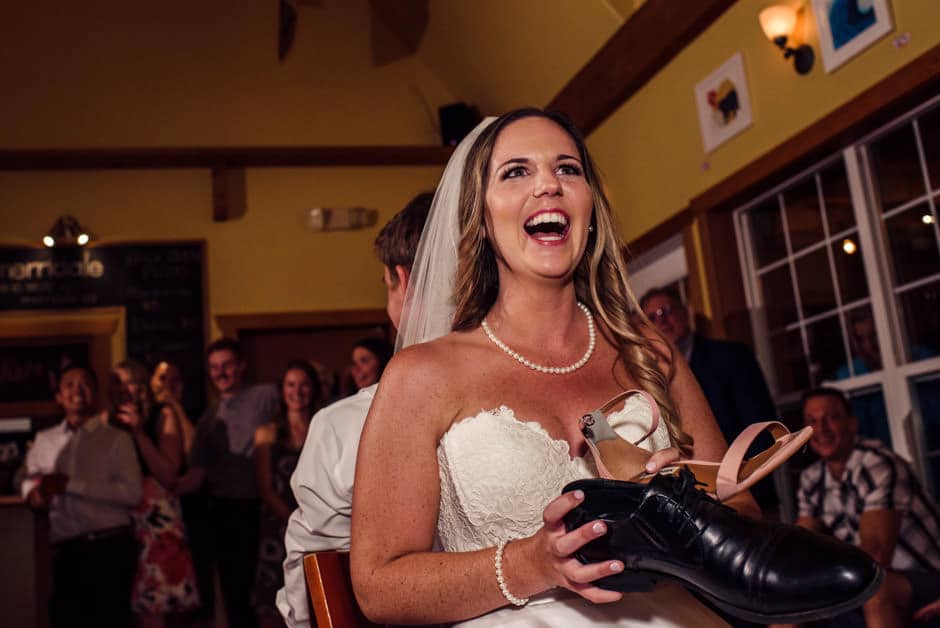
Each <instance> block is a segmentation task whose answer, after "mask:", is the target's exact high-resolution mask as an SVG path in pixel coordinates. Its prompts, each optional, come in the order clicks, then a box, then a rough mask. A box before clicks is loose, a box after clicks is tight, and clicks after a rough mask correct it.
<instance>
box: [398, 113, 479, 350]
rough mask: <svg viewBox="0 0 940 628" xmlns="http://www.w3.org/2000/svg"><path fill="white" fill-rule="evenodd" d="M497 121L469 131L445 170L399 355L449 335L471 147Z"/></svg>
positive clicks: (418, 256) (405, 313)
mask: <svg viewBox="0 0 940 628" xmlns="http://www.w3.org/2000/svg"><path fill="white" fill-rule="evenodd" d="M495 119H496V118H494V117H488V118H485V119H484V120H483V122H481V123H480V124H478V125H477V126H476V128H474V129H473V130H472V131H470V133H468V134H467V136H466V137H465V138H463V141H461V142H460V144H458V145H457V148H455V149H454V152H453V154H452V155H451V156H450V160H449V161H448V162H447V167H446V168H444V174H443V175H441V182H440V183H439V184H438V186H437V191H436V192H435V193H434V200H433V201H432V202H431V210H430V211H429V212H428V219H427V222H426V223H425V225H424V230H423V231H422V232H421V240H420V241H419V242H418V250H417V251H416V252H415V261H414V264H413V265H412V269H411V276H410V278H409V279H408V289H407V291H406V292H405V301H404V305H403V306H402V314H401V321H400V324H399V326H398V337H397V338H396V340H395V351H398V350H399V349H403V348H405V347H409V346H411V345H413V344H418V343H420V342H427V341H429V340H434V339H435V338H439V337H441V336H444V335H446V334H448V333H450V328H451V324H452V323H453V320H454V309H455V305H454V298H453V297H454V278H455V275H456V274H457V240H458V238H459V237H460V225H459V224H458V215H459V213H460V212H459V211H458V210H459V204H460V182H461V179H462V177H463V170H464V165H465V164H466V161H467V153H469V152H470V147H471V146H473V143H474V142H475V141H476V139H477V137H478V136H479V135H480V133H481V132H482V131H483V129H485V128H486V127H488V126H489V125H490V123H492V122H493V121H494V120H495Z"/></svg>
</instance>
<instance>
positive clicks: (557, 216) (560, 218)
mask: <svg viewBox="0 0 940 628" xmlns="http://www.w3.org/2000/svg"><path fill="white" fill-rule="evenodd" d="M545 222H557V223H558V224H560V225H567V224H568V218H567V217H566V216H565V215H564V214H562V213H561V212H545V213H542V214H538V215H537V216H533V217H532V218H530V219H529V220H527V221H526V223H525V226H526V227H534V226H536V225H540V224H542V223H545Z"/></svg>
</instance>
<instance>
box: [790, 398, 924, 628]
mask: <svg viewBox="0 0 940 628" xmlns="http://www.w3.org/2000/svg"><path fill="white" fill-rule="evenodd" d="M803 419H804V421H805V423H806V425H809V426H811V427H812V428H813V430H814V431H813V437H812V439H811V440H810V447H811V448H812V450H813V451H814V452H815V453H816V454H817V455H819V458H820V459H819V461H817V462H815V463H814V464H812V465H810V466H809V467H807V468H806V469H805V470H804V471H803V473H802V474H801V476H800V488H799V493H798V501H799V519H798V520H797V524H798V525H801V526H803V527H806V528H809V529H811V530H815V531H817V532H825V533H829V534H832V535H833V536H835V537H837V538H839V539H841V540H843V541H845V542H847V543H851V544H853V545H857V546H858V547H860V548H862V549H863V550H865V551H866V552H868V553H869V554H871V555H872V556H873V557H874V558H875V559H876V560H877V561H878V562H879V563H881V565H882V566H884V567H885V569H886V570H887V577H886V578H885V582H884V585H883V586H882V587H881V589H880V590H879V591H878V593H877V594H876V595H875V596H874V597H872V598H871V600H869V601H868V602H867V603H866V604H865V605H864V607H863V608H862V615H864V621H865V624H867V625H868V626H903V625H907V623H908V622H909V621H910V618H911V613H912V611H913V610H915V609H917V608H920V607H921V606H923V605H924V604H925V603H927V602H930V601H932V600H934V599H937V597H940V514H938V509H937V505H936V504H935V503H934V502H933V501H932V500H931V499H930V498H929V497H928V496H927V495H926V494H925V492H924V490H923V489H922V488H921V486H920V483H919V482H918V480H917V476H916V475H914V472H913V471H912V469H911V466H910V465H909V464H908V462H907V461H905V460H904V459H902V458H901V457H899V456H898V455H897V454H895V453H894V452H893V451H891V450H890V449H888V448H887V447H885V446H884V445H883V444H882V443H881V441H877V440H870V439H864V438H859V437H858V420H857V419H856V418H855V416H853V415H852V412H851V409H850V406H849V404H848V401H847V400H846V398H845V395H843V393H842V392H841V391H839V390H836V389H834V388H817V389H814V390H810V391H809V392H807V393H806V394H805V395H804V396H803ZM836 620H838V624H837V625H854V624H853V623H852V622H851V620H850V618H848V617H841V618H836ZM860 621H861V617H856V622H860ZM859 625H861V624H860V623H859ZM931 625H933V624H931Z"/></svg>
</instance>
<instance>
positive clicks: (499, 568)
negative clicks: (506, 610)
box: [495, 540, 529, 606]
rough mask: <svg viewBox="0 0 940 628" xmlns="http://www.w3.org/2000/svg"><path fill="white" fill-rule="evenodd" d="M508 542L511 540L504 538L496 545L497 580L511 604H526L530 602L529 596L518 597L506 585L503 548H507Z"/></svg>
mask: <svg viewBox="0 0 940 628" xmlns="http://www.w3.org/2000/svg"><path fill="white" fill-rule="evenodd" d="M508 542H509V541H506V540H502V541H500V542H499V545H497V546H496V558H495V563H496V582H497V584H499V590H500V591H501V592H502V594H503V597H504V598H506V599H507V600H509V603H510V604H513V605H515V606H525V605H526V604H528V603H529V598H527V597H523V598H518V597H516V596H515V595H513V594H512V593H510V592H509V587H507V586H506V580H505V578H503V550H504V549H506V544H507V543H508Z"/></svg>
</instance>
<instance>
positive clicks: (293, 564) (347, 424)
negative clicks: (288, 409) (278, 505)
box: [277, 384, 378, 628]
mask: <svg viewBox="0 0 940 628" xmlns="http://www.w3.org/2000/svg"><path fill="white" fill-rule="evenodd" d="M377 386H378V384H373V385H372V386H369V387H367V388H363V389H362V390H360V391H359V392H358V393H356V394H355V395H353V396H352V397H347V398H345V399H341V400H340V401H337V402H336V403H334V404H332V405H330V406H327V407H326V408H323V409H322V410H320V411H319V412H317V413H316V414H315V415H313V419H312V420H311V422H310V430H309V431H308V432H307V440H306V442H305V443H304V448H303V451H302V452H301V453H300V461H299V462H298V463H297V468H296V469H295V470H294V474H293V475H292V476H291V481H290V485H291V490H293V492H294V498H295V499H296V500H297V509H296V510H294V512H293V514H291V516H290V520H289V521H288V523H287V532H286V534H285V535H284V547H285V549H286V551H287V557H286V558H285V559H284V587H283V588H281V589H280V590H279V591H278V592H277V609H278V611H280V613H281V615H282V616H283V617H284V621H285V623H286V624H287V626H288V628H298V627H305V628H306V627H308V626H310V624H311V622H310V609H309V608H308V604H307V588H306V581H305V580H304V564H303V561H304V554H307V553H309V552H321V551H328V550H344V551H349V527H350V521H351V517H352V492H353V479H354V477H355V474H356V453H357V451H358V449H359V438H360V436H361V435H362V426H363V425H364V424H365V421H366V415H367V414H368V413H369V407H370V406H371V405H372V399H373V397H375V389H376V387H377Z"/></svg>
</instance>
